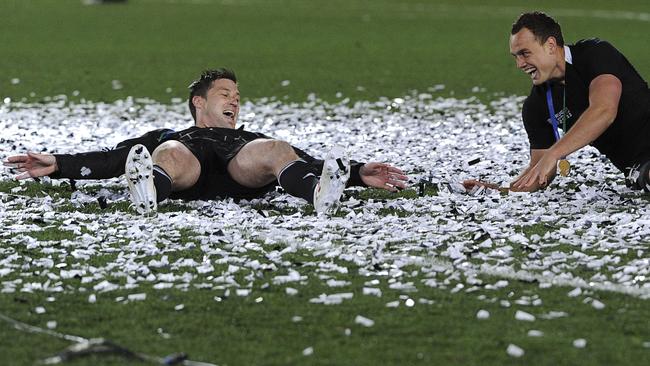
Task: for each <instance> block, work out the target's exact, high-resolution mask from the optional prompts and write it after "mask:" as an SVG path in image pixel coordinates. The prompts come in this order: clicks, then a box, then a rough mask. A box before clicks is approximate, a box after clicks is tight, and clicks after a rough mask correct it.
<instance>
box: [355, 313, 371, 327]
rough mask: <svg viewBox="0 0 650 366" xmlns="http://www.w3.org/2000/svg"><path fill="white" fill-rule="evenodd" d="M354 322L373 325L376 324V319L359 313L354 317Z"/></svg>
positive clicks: (365, 325) (368, 325) (366, 325)
mask: <svg viewBox="0 0 650 366" xmlns="http://www.w3.org/2000/svg"><path fill="white" fill-rule="evenodd" d="M354 322H355V323H356V324H360V325H363V326H364V327H372V326H373V325H375V321H374V320H372V319H368V318H366V317H364V316H361V315H357V316H356V318H354Z"/></svg>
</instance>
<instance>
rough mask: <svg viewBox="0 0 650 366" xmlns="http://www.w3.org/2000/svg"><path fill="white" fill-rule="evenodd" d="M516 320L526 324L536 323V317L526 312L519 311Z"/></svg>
mask: <svg viewBox="0 0 650 366" xmlns="http://www.w3.org/2000/svg"><path fill="white" fill-rule="evenodd" d="M515 319H517V320H521V321H525V322H534V321H535V316H534V315H533V314H529V313H527V312H525V311H521V310H517V312H515Z"/></svg>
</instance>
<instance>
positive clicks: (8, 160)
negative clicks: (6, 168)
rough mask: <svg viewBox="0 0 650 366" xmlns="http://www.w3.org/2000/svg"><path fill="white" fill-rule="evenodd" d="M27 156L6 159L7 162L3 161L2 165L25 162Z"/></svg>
mask: <svg viewBox="0 0 650 366" xmlns="http://www.w3.org/2000/svg"><path fill="white" fill-rule="evenodd" d="M27 158H28V156H27V155H14V156H9V157H7V160H4V161H3V162H2V163H3V164H15V163H21V162H25V161H27Z"/></svg>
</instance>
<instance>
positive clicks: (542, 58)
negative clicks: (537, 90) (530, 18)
mask: <svg viewBox="0 0 650 366" xmlns="http://www.w3.org/2000/svg"><path fill="white" fill-rule="evenodd" d="M510 54H511V55H512V56H513V57H514V58H515V62H516V63H517V68H518V69H520V70H522V71H523V72H525V73H526V74H528V75H530V78H531V80H532V82H533V85H540V84H543V83H545V82H547V81H548V80H550V79H563V78H564V65H565V64H564V49H563V47H561V46H558V45H557V42H556V40H555V38H554V37H548V39H547V40H546V41H545V42H544V43H540V41H539V40H538V39H537V38H535V35H534V34H533V33H532V32H531V31H530V30H528V29H527V28H522V29H521V30H520V31H519V32H517V33H516V34H513V35H511V36H510Z"/></svg>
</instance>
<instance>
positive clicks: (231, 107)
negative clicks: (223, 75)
mask: <svg viewBox="0 0 650 366" xmlns="http://www.w3.org/2000/svg"><path fill="white" fill-rule="evenodd" d="M192 103H194V106H195V107H196V125H197V126H198V127H221V128H235V125H236V123H237V116H239V89H238V88H237V84H236V83H235V82H233V81H232V80H230V79H217V80H215V81H213V82H212V87H211V88H210V89H208V92H207V93H206V97H205V98H204V97H202V96H195V97H194V98H193V99H192Z"/></svg>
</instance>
